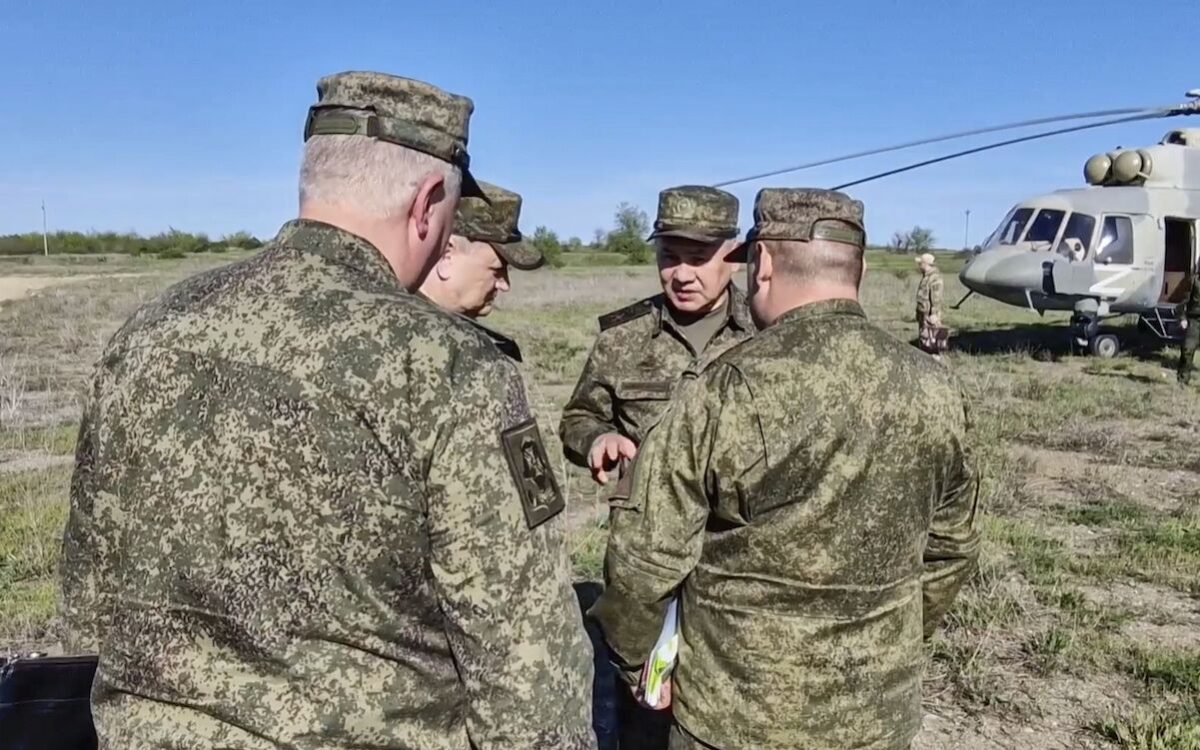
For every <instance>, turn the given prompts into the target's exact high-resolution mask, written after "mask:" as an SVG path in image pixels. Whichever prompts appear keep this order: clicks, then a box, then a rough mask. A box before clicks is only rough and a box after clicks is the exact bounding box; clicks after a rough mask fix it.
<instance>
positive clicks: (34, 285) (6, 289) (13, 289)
mask: <svg viewBox="0 0 1200 750" xmlns="http://www.w3.org/2000/svg"><path fill="white" fill-rule="evenodd" d="M144 275H145V274H141V273H92V274H81V275H79V276H12V277H9V278H7V279H5V278H0V302H5V301H7V300H14V299H20V298H22V297H24V296H25V295H27V294H31V293H33V292H38V291H40V290H42V289H47V288H49V287H55V286H60V285H63V284H74V283H76V282H79V281H90V280H93V279H121V278H129V277H132V276H144Z"/></svg>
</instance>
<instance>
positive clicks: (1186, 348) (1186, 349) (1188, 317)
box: [1175, 268, 1200, 385]
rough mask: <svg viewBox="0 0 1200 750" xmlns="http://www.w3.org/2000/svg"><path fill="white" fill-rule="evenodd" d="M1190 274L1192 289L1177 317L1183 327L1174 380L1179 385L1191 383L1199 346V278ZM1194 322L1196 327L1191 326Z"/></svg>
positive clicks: (1196, 270) (1194, 271) (1194, 273)
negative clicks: (1181, 312)
mask: <svg viewBox="0 0 1200 750" xmlns="http://www.w3.org/2000/svg"><path fill="white" fill-rule="evenodd" d="M1198 271H1200V268H1197V269H1194V270H1193V273H1192V287H1191V289H1190V290H1189V291H1188V298H1187V302H1185V303H1184V304H1183V314H1182V315H1181V316H1180V317H1179V325H1180V326H1182V327H1183V343H1182V344H1180V347H1179V365H1178V367H1176V374H1175V379H1176V380H1178V381H1179V384H1180V385H1187V384H1188V383H1190V382H1191V381H1192V365H1193V360H1194V359H1195V356H1196V347H1197V345H1200V283H1198V282H1200V278H1198V277H1197V273H1196V272H1198ZM1193 322H1196V323H1197V325H1192V323H1193Z"/></svg>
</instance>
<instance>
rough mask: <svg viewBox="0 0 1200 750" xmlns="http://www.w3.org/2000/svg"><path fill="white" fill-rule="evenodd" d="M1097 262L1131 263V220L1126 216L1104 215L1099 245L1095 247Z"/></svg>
mask: <svg viewBox="0 0 1200 750" xmlns="http://www.w3.org/2000/svg"><path fill="white" fill-rule="evenodd" d="M1096 261H1097V262H1098V263H1124V264H1129V263H1133V222H1132V221H1130V219H1129V217H1128V216H1105V217H1104V230H1103V231H1102V232H1101V233H1100V245H1099V247H1097V248H1096Z"/></svg>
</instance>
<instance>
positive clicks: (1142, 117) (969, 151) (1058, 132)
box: [832, 111, 1171, 190]
mask: <svg viewBox="0 0 1200 750" xmlns="http://www.w3.org/2000/svg"><path fill="white" fill-rule="evenodd" d="M1170 115H1171V113H1170V112H1161V111H1160V112H1153V113H1143V114H1139V115H1133V116H1130V117H1118V118H1116V119H1112V120H1102V121H1100V122H1089V123H1087V124H1086V125H1073V126H1072V127H1069V128H1058V129H1056V130H1047V131H1043V132H1041V133H1034V134H1032V135H1025V136H1021V137H1020V138H1009V139H1008V140H1004V141H998V142H996V143H989V144H987V145H984V146H976V147H975V148H969V149H965V150H963V151H955V152H954V153H952V154H946V155H945V156H937V157H934V158H932V159H925V160H923V161H918V162H914V163H912V164H906V165H905V166H903V167H897V168H895V169H889V170H887V171H886V172H877V173H875V174H873V175H870V176H869V177H863V178H862V179H858V180H854V181H852V182H844V183H842V184H841V185H836V186H834V187H833V188H832V189H833V190H844V189H845V188H848V187H854V186H855V185H862V184H863V183H866V182H873V181H875V180H879V179H883V178H884V177H891V176H892V175H896V174H901V173H903V172H911V171H912V170H914V169H920V168H921V167H927V166H929V165H930V164H938V163H941V162H944V161H950V160H951V159H958V158H960V157H963V156H970V155H971V154H978V153H982V152H984V151H991V150H993V149H997V148H1003V147H1004V146H1011V145H1013V144H1016V143H1026V142H1028V141H1036V140H1040V139H1042V138H1050V137H1052V136H1056V135H1063V134H1065V133H1076V132H1079V131H1081V130H1092V129H1094V128H1104V127H1108V126H1109V125H1119V124H1121V123H1126V122H1138V121H1139V120H1154V119H1158V118H1160V117H1169V116H1170Z"/></svg>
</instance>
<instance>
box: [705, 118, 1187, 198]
mask: <svg viewBox="0 0 1200 750" xmlns="http://www.w3.org/2000/svg"><path fill="white" fill-rule="evenodd" d="M1195 104H1196V103H1195V102H1191V103H1189V104H1185V105H1177V104H1173V105H1168V106H1165V107H1164V106H1157V107H1126V108H1123V109H1107V110H1100V111H1096V112H1076V113H1074V114H1069V115H1055V116H1053V117H1038V118H1034V119H1032V120H1022V121H1020V122H1010V123H1006V124H1004V125H993V126H991V127H986V128H974V129H972V130H963V131H959V132H956V133H947V134H945V135H938V136H933V137H931V138H922V139H920V140H916V141H909V142H907V143H900V144H897V145H894V146H884V147H882V148H873V149H869V150H867V151H858V152H855V153H852V154H845V155H843V156H835V157H833V158H829V159H820V160H818V161H812V162H808V163H806V164H798V165H796V166H793V167H784V168H783V169H774V170H771V171H769V172H760V173H757V174H752V175H748V176H746V177H738V178H737V179H733V180H725V181H723V182H716V183H713V185H712V187H718V188H720V187H728V186H730V185H738V184H740V183H743V182H753V181H755V180H761V179H764V178H767V177H775V176H777V175H781V174H788V173H790V172H800V171H803V170H805V169H813V168H814V167H823V166H826V165H828V164H838V163H840V162H845V161H852V160H854V159H861V158H864V157H867V156H875V155H877V154H887V153H891V152H893V151H902V150H904V149H909V148H915V147H917V146H928V145H930V144H934V143H943V142H945V141H952V140H957V139H959V138H968V137H970V136H973V135H985V134H987V133H998V132H1002V131H1005V130H1017V129H1019V128H1027V127H1033V126H1034V125H1048V124H1050V123H1055V122H1068V121H1071V120H1092V119H1095V118H1097V117H1115V116H1118V115H1148V116H1151V117H1167V116H1170V115H1173V114H1185V113H1187V111H1189V109H1190V108H1192V107H1194V106H1195ZM1191 111H1194V110H1191ZM1117 122H1124V120H1114V121H1112V122H1111V123H1109V124H1115V123H1117ZM1065 132H1070V131H1065Z"/></svg>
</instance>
